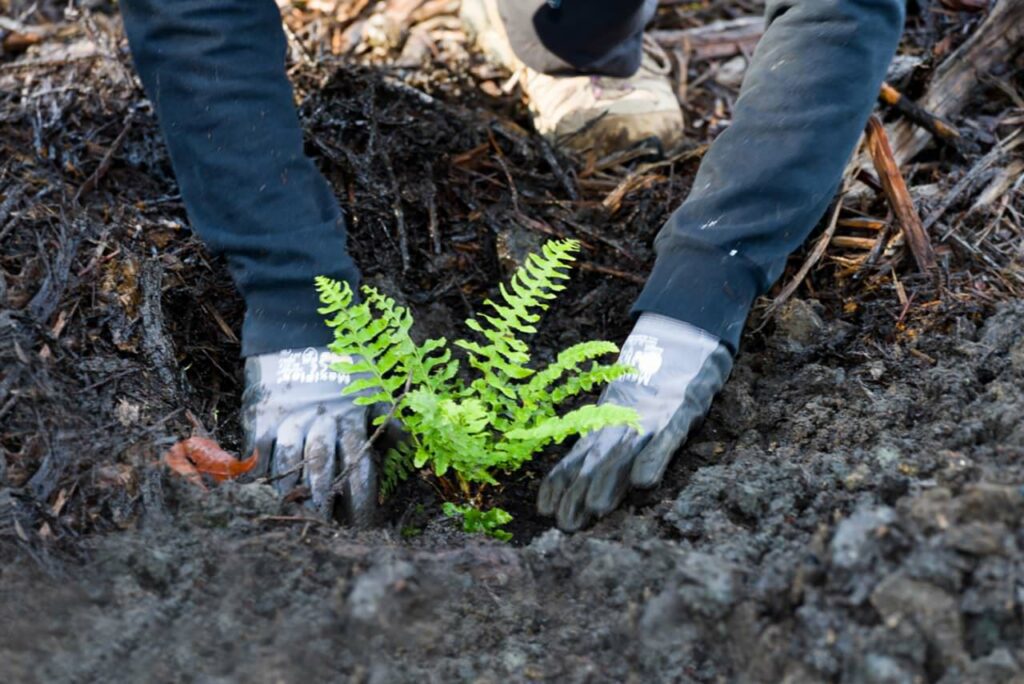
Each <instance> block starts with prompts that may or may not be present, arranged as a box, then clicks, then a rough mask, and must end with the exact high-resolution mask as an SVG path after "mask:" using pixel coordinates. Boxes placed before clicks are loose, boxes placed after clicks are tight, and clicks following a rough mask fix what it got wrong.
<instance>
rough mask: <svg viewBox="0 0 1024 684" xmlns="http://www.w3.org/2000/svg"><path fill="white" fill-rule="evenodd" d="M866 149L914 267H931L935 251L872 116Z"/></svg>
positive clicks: (897, 167)
mask: <svg viewBox="0 0 1024 684" xmlns="http://www.w3.org/2000/svg"><path fill="white" fill-rule="evenodd" d="M867 147H868V151H869V152H870V154H871V161H872V162H873V163H874V165H875V171H876V172H877V173H878V179H879V180H880V181H881V182H882V189H883V190H884V191H885V196H886V198H887V199H888V200H889V205H890V206H891V207H892V211H893V213H894V214H895V215H896V219H897V220H898V221H899V222H900V226H901V227H902V228H903V234H904V235H906V238H907V244H908V245H909V246H910V251H911V253H913V255H914V260H915V261H916V262H917V267H918V269H920V270H921V271H923V272H928V271H930V270H932V269H933V268H935V252H934V250H932V243H931V241H930V240H929V239H928V233H926V232H925V229H924V226H923V225H922V224H921V217H920V216H918V215H917V210H916V209H915V208H914V201H913V200H912V199H911V198H910V192H908V191H907V184H906V182H904V180H903V176H902V175H901V174H900V169H899V166H898V165H897V164H896V160H895V159H894V158H893V155H892V148H890V147H889V139H888V138H887V137H886V134H885V127H884V126H882V122H881V121H879V120H878V117H875V116H872V117H871V118H870V119H869V120H868V127H867Z"/></svg>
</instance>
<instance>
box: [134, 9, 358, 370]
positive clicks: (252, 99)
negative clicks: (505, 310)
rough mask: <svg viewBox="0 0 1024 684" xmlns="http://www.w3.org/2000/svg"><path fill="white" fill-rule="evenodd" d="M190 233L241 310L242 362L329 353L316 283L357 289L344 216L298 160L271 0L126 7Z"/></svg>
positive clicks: (309, 166) (298, 140)
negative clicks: (225, 272) (220, 259)
mask: <svg viewBox="0 0 1024 684" xmlns="http://www.w3.org/2000/svg"><path fill="white" fill-rule="evenodd" d="M121 11H122V16H123V18H124V23H125V30H126V32H127V34H128V38H129V42H130V44H131V48H132V55H133V57H134V61H135V64H136V67H137V69H138V72H139V75H140V77H141V78H142V82H143V84H144V86H145V88H146V92H147V94H148V96H149V98H150V99H151V101H152V102H153V106H154V107H155V108H156V113H157V117H158V118H159V120H160V126H161V129H162V131H163V133H164V139H165V140H166V143H167V147H168V149H169V151H170V156H171V162H172V165H173V167H174V172H175V176H176V177H177V180H178V185H179V186H180V188H181V194H182V199H183V200H184V203H185V207H186V209H187V211H188V215H189V220H190V221H191V224H192V226H193V228H194V229H195V230H196V231H197V232H198V233H199V235H200V236H201V237H202V238H203V240H204V241H205V242H206V244H207V245H208V246H209V248H210V249H211V251H213V252H214V253H218V254H223V255H224V256H225V257H226V258H227V262H228V266H229V268H230V270H231V273H232V275H233V277H234V279H235V282H236V284H237V285H238V288H239V289H240V290H241V292H242V294H243V296H244V297H245V300H246V304H247V313H246V320H245V324H244V327H243V350H242V351H243V354H244V355H246V356H248V355H252V354H260V353H265V352H270V351H277V350H280V349H290V348H297V347H304V346H315V345H322V344H325V343H326V342H327V341H328V339H329V335H328V333H327V329H326V327H325V326H324V325H323V324H322V322H321V321H320V320H319V317H318V316H317V314H316V307H317V300H316V295H315V291H314V288H313V278H314V276H316V275H329V276H331V277H334V278H337V279H344V280H347V281H349V282H350V283H351V284H352V285H353V287H354V286H355V285H356V283H357V280H358V277H359V274H358V271H357V270H356V267H355V265H354V264H353V263H352V260H351V259H350V257H349V256H348V254H347V252H346V249H345V231H344V224H343V221H342V217H341V212H340V209H339V207H338V204H337V201H336V199H335V198H334V196H333V194H332V192H331V189H330V187H329V186H328V184H327V182H326V181H325V180H324V178H323V177H322V176H321V175H320V173H319V172H318V171H317V169H316V167H315V166H314V165H313V163H312V162H311V161H310V160H309V159H308V158H307V157H306V156H305V155H304V154H303V149H302V145H303V143H302V132H301V129H300V127H299V121H298V116H297V114H296V112H295V105H294V102H293V94H292V89H291V85H290V84H289V83H288V79H287V77H286V75H285V67H284V58H285V48H286V44H285V39H284V34H283V31H282V29H281V18H280V14H279V12H278V9H277V6H276V5H275V4H274V2H273V0H122V2H121Z"/></svg>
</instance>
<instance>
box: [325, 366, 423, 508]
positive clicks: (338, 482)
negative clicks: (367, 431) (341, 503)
mask: <svg viewBox="0 0 1024 684" xmlns="http://www.w3.org/2000/svg"><path fill="white" fill-rule="evenodd" d="M411 388H412V373H410V374H409V376H408V377H407V378H406V379H405V387H404V388H402V393H401V394H400V395H399V396H398V398H397V399H396V400H395V402H394V403H393V404H392V405H391V410H390V411H388V413H387V415H386V416H385V417H384V420H383V421H381V424H380V425H378V426H377V429H376V430H374V431H373V434H372V435H370V438H369V439H368V440H366V443H365V444H363V446H362V447H360V449H359V453H358V454H356V455H355V457H354V458H353V459H352V463H350V464H349V465H348V466H347V467H346V468H345V469H344V470H343V471H341V472H340V473H339V474H338V476H337V477H336V478H334V484H333V485H332V486H331V491H333V492H334V493H335V494H339V493H341V491H342V490H341V487H342V485H344V484H345V480H347V479H348V476H349V475H351V474H352V471H354V470H355V469H356V466H358V465H359V464H360V463H361V462H362V460H363V459H364V458H366V457H367V456H368V455H369V454H370V451H371V449H372V448H373V445H374V444H376V442H377V440H378V439H380V436H381V435H382V434H384V430H386V429H387V427H388V423H390V422H391V420H392V419H393V418H394V417H395V412H396V411H397V410H398V404H399V403H400V402H401V401H402V398H403V397H405V395H406V394H408V393H409V390H410V389H411Z"/></svg>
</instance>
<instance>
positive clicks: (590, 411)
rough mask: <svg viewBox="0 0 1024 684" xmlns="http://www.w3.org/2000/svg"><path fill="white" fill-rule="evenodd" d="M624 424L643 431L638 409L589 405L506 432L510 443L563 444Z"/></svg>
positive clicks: (609, 405)
mask: <svg viewBox="0 0 1024 684" xmlns="http://www.w3.org/2000/svg"><path fill="white" fill-rule="evenodd" d="M615 425H624V426H626V427H630V428H633V429H634V430H636V431H637V432H641V427H640V416H639V414H638V413H637V412H636V409H632V408H629V407H626V406H619V405H617V404H588V405H586V406H581V407H580V408H578V409H576V410H575V411H570V412H569V413H567V414H565V415H564V416H555V417H554V418H549V419H547V420H545V421H542V422H541V423H539V424H538V425H536V426H534V427H530V428H519V429H517V430H510V431H508V432H506V433H505V438H506V439H507V440H509V441H510V442H538V443H541V444H542V445H547V444H549V443H551V442H554V443H555V444H561V443H562V442H563V441H565V439H566V438H567V437H571V436H573V435H585V434H587V433H588V432H593V431H594V430H600V429H601V428H606V427H611V426H615Z"/></svg>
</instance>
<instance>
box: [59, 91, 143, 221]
mask: <svg viewBox="0 0 1024 684" xmlns="http://www.w3.org/2000/svg"><path fill="white" fill-rule="evenodd" d="M134 122H135V111H134V110H132V112H131V113H130V114H128V118H126V119H125V122H124V128H122V129H121V132H120V133H118V134H117V137H116V138H114V142H112V143H110V147H109V148H108V149H107V151H106V153H105V154H104V155H103V159H101V160H100V165H99V166H97V167H96V170H95V171H93V172H92V174H91V175H90V176H89V177H88V178H87V179H86V181H85V182H84V183H82V186H81V187H80V188H78V192H76V193H75V197H74V200H73V201H74V203H75V204H78V202H79V201H80V200H81V199H82V198H83V197H84V196H86V195H88V194H89V193H90V192H92V191H93V190H95V189H96V186H98V185H99V183H100V181H101V180H102V179H103V177H104V176H106V175H107V171H109V170H110V165H111V163H112V162H113V161H114V155H115V154H117V151H118V150H119V149H121V144H122V143H123V142H124V139H125V137H126V136H127V135H128V131H130V130H131V129H132V124H133V123H134Z"/></svg>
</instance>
